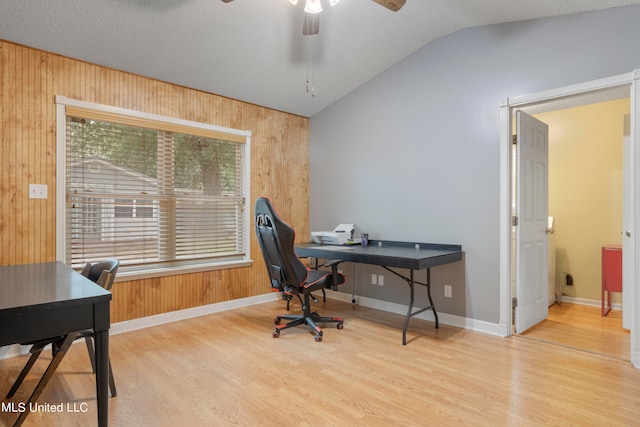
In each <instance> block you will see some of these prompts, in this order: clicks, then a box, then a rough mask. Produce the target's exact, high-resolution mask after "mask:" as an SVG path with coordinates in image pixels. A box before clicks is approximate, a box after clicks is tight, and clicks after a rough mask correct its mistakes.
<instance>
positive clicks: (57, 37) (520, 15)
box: [0, 0, 640, 117]
mask: <svg viewBox="0 0 640 427" xmlns="http://www.w3.org/2000/svg"><path fill="white" fill-rule="evenodd" d="M322 2H323V7H324V11H323V12H322V15H321V23H320V34H319V35H317V36H306V37H305V36H303V35H302V20H303V15H304V13H303V11H302V8H303V3H304V1H300V2H299V4H298V5H297V6H292V5H291V4H290V3H289V1H288V0H235V1H233V2H232V3H228V4H225V3H223V2H222V1H220V0H108V1H105V0H82V1H79V0H20V1H15V0H0V38H2V39H5V40H10V41H14V42H17V43H20V44H24V45H28V46H33V47H36V48H40V49H44V50H47V51H50V52H56V53H59V54H62V55H66V56H70V57H73V58H77V59H81V60H85V61H88V62H92V63H95V64H100V65H104V66H108V67H112V68H115V69H120V70H124V71H128V72H132V73H136V74H140V75H144V76H149V77H153V78H157V79H160V80H163V81H167V82H171V83H175V84H179V85H183V86H187V87H191V88H195V89H200V90H203V91H207V92H211V93H216V94H220V95H224V96H228V97H231V98H235V99H239V100H243V101H247V102H251V103H255V104H258V105H263V106H267V107H271V108H275V109H278V110H282V111H286V112H291V113H294V114H299V115H302V116H306V117H311V116H313V115H314V114H315V113H317V112H318V111H320V110H322V109H323V108H325V107H326V106H328V105H329V104H331V103H333V102H334V101H336V100H338V99H339V98H341V97H343V96H344V95H346V94H347V93H349V92H350V91H352V90H353V89H355V88H357V87H358V86H360V85H361V84H363V83H364V82H366V81H367V80H369V79H371V78H372V77H374V76H376V75H377V74H379V73H380V72H382V71H384V70H385V69H387V68H389V67H390V66H392V65H394V64H395V63H397V62H399V61H400V60H402V59H403V58H405V57H407V56H408V55H410V54H411V53H413V52H414V51H416V50H417V49H419V48H421V47H422V46H424V45H426V44H427V43H429V42H430V41H432V40H434V39H436V38H438V37H441V36H443V35H446V34H449V33H452V32H454V31H457V30H459V29H462V28H467V27H474V26H480V25H487V24H494V23H499V22H509V21H518V20H524V19H532V18H539V17H547V16H553V15H563V14H570V13H579V12H585V11H590V10H596V9H605V8H609V7H616V6H623V5H630V4H640V0H407V3H406V5H405V6H404V8H402V9H401V10H400V11H399V12H391V11H389V10H387V9H385V8H383V7H381V6H380V5H378V4H376V3H374V2H372V1H370V0H342V1H341V2H340V3H338V4H337V5H336V6H333V7H331V6H329V2H328V0H322ZM308 76H309V77H313V82H314V87H315V96H311V94H310V93H308V92H307V90H306V88H307V84H306V81H307V78H308Z"/></svg>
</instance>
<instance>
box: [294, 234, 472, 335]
mask: <svg viewBox="0 0 640 427" xmlns="http://www.w3.org/2000/svg"><path fill="white" fill-rule="evenodd" d="M416 245H417V246H416ZM296 253H297V254H298V256H300V257H302V258H306V257H309V258H322V259H332V260H333V259H339V260H342V261H348V262H357V263H362V264H373V265H378V266H380V267H382V268H384V269H385V270H388V271H389V272H391V273H393V274H395V275H396V276H398V277H401V278H402V279H404V280H406V281H407V284H408V285H409V288H410V291H411V298H410V300H409V310H408V311H407V315H406V317H405V321H404V327H403V328H402V344H403V345H406V344H407V328H408V326H409V319H410V318H411V317H413V316H415V315H417V314H420V313H422V312H424V311H426V310H432V311H433V316H434V317H435V324H436V328H438V327H439V324H438V313H437V312H436V307H435V305H434V304H433V300H432V299H431V267H436V266H438V265H443V264H449V263H452V262H456V261H460V260H461V259H462V246H460V245H441V244H433V243H415V242H394V241H380V240H370V241H369V244H368V245H367V246H361V245H352V246H332V245H319V244H316V243H303V244H299V245H296ZM392 268H402V269H407V270H409V277H407V276H405V275H403V274H400V273H399V272H397V271H395V270H392ZM422 269H426V270H427V283H421V282H418V281H416V280H414V278H413V276H414V271H415V270H422ZM414 285H422V286H425V287H426V288H427V296H428V298H429V306H427V307H424V308H421V309H418V310H416V311H413V304H414Z"/></svg>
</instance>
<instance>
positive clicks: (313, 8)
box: [304, 0, 322, 13]
mask: <svg viewBox="0 0 640 427" xmlns="http://www.w3.org/2000/svg"><path fill="white" fill-rule="evenodd" d="M304 11H305V12H307V13H320V12H322V5H321V4H320V0H307V3H306V4H305V5H304Z"/></svg>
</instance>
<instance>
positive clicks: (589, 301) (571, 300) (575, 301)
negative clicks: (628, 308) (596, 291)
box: [562, 295, 622, 310]
mask: <svg viewBox="0 0 640 427" xmlns="http://www.w3.org/2000/svg"><path fill="white" fill-rule="evenodd" d="M562 302H568V303H571V304H581V305H588V306H590V307H602V303H601V302H600V300H594V299H584V298H575V297H568V296H566V295H562ZM611 309H612V310H622V304H620V303H612V304H611Z"/></svg>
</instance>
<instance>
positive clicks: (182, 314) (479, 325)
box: [0, 292, 640, 365]
mask: <svg viewBox="0 0 640 427" xmlns="http://www.w3.org/2000/svg"><path fill="white" fill-rule="evenodd" d="M327 297H328V298H332V299H335V300H339V301H344V302H351V298H352V296H351V295H350V294H346V293H343V292H327ZM277 299H280V294H279V293H270V294H263V295H257V296H253V297H247V298H240V299H236V300H230V301H224V302H219V303H215V304H209V305H204V306H200V307H194V308H188V309H185V310H178V311H172V312H169V313H163V314H157V315H154V316H148V317H142V318H140V319H133V320H126V321H124V322H117V323H113V324H112V325H111V330H110V334H111V335H115V334H121V333H125V332H130V331H135V330H138V329H144V328H149V327H152V326H158V325H163V324H165V323H171V322H177V321H180V320H185V319H191V318H193V317H199V316H205V315H207V314H213V313H219V312H222V311H227V310H233V309H236V308H241V307H247V306H250V305H255V304H262V303H265V302H270V301H274V300H277ZM562 301H563V302H568V303H572V304H582V305H589V306H595V307H599V306H600V301H595V300H587V299H582V298H573V297H567V296H563V297H562ZM356 302H357V303H358V304H360V305H362V306H364V307H369V308H374V309H376V310H382V311H387V312H389V313H395V314H400V315H403V316H404V315H406V314H407V309H408V307H407V306H406V305H402V304H396V303H392V302H387V301H381V300H377V299H373V298H368V297H361V296H356ZM612 308H613V309H614V310H620V309H621V308H622V307H621V306H620V304H613V306H612ZM415 317H417V318H419V319H423V320H429V321H431V322H433V321H434V320H435V319H434V317H433V313H432V312H431V311H425V312H423V313H420V314H418V315H416V316H415ZM438 320H439V321H440V323H443V324H445V325H450V326H455V327H458V328H463V329H469V330H472V331H477V332H483V333H486V334H490V335H497V336H501V337H504V336H507V335H506V329H505V328H506V327H505V326H504V325H500V324H498V323H491V322H485V321H482V320H476V319H469V318H466V317H460V316H455V315H452V314H447V313H438ZM28 352H29V349H28V347H25V346H20V345H11V346H6V347H0V360H1V359H7V358H9V357H14V356H20V355H24V354H27V353H28ZM637 360H638V362H637V363H638V364H639V365H640V354H639V355H638V356H637Z"/></svg>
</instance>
